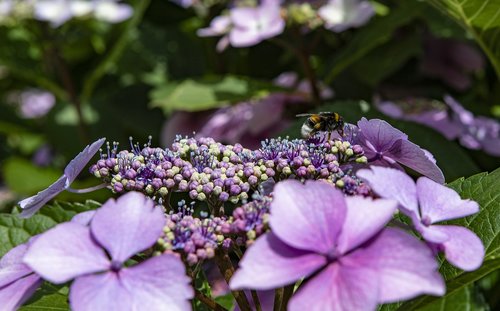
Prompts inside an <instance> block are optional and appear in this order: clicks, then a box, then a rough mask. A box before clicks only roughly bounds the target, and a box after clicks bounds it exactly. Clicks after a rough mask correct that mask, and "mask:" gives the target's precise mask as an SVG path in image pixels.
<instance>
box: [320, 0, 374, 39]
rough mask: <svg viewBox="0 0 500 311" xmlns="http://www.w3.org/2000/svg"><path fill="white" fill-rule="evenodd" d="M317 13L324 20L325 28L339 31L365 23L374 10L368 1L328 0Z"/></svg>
mask: <svg viewBox="0 0 500 311" xmlns="http://www.w3.org/2000/svg"><path fill="white" fill-rule="evenodd" d="M318 14H319V16H320V17H321V18H322V19H323V20H324V21H325V27H326V28H328V29H330V30H333V31H335V32H341V31H344V30H346V29H349V28H352V27H359V26H362V25H364V24H366V23H367V22H368V20H370V18H371V17H372V16H373V15H374V14H375V11H374V10H373V7H372V5H371V4H370V2H368V1H359V0H330V1H329V2H328V4H326V5H324V6H322V7H321V8H320V9H319V10H318Z"/></svg>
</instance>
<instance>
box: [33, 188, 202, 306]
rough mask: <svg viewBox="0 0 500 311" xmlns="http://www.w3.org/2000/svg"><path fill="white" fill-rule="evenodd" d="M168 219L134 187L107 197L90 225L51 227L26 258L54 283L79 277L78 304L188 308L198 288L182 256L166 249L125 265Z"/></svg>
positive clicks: (74, 292) (73, 291)
mask: <svg viewBox="0 0 500 311" xmlns="http://www.w3.org/2000/svg"><path fill="white" fill-rule="evenodd" d="M164 225H165V215H164V214H163V211H162V209H161V208H160V207H155V206H154V203H153V201H152V200H150V199H148V198H146V197H145V196H144V195H142V194H139V193H137V192H131V193H128V194H126V195H123V196H122V197H120V198H119V199H117V200H116V201H115V200H113V199H110V200H108V201H107V202H106V203H105V204H104V205H103V206H102V207H101V208H99V209H98V210H97V212H96V213H95V215H94V217H93V218H92V221H91V223H90V227H86V226H82V225H81V224H79V223H77V222H68V223H64V224H60V225H58V226H56V227H55V228H53V229H51V230H49V231H47V232H46V233H44V234H43V235H41V236H40V237H39V238H38V240H36V241H35V242H34V243H33V245H32V246H31V247H30V248H29V250H28V252H27V253H26V255H25V257H24V262H25V263H26V264H27V265H28V266H30V267H31V268H32V269H33V270H35V271H36V272H37V273H38V274H40V275H41V276H42V277H43V278H44V279H47V280H49V281H51V282H53V283H56V284H59V283H64V282H67V281H69V280H71V279H75V281H74V282H73V284H72V285H71V288H70V303H71V307H72V308H73V310H89V311H90V310H130V309H137V310H138V309H143V308H144V309H145V310H165V309H168V310H189V309H190V305H191V304H190V302H189V301H188V299H190V298H192V297H193V292H192V289H191V287H190V285H189V283H190V279H189V278H188V277H187V276H186V275H185V268H184V265H183V263H182V262H181V261H180V259H179V258H177V257H176V256H173V255H162V256H157V257H153V258H151V259H148V260H146V261H144V262H140V263H138V264H137V265H134V266H131V267H125V266H124V264H125V261H127V260H128V259H129V258H130V257H132V256H133V255H135V254H136V253H138V252H141V251H144V250H145V249H147V248H149V247H151V246H152V245H153V244H154V243H155V242H156V240H157V239H158V237H159V236H160V234H161V232H162V230H163V226H164ZM107 254H109V256H110V258H108V256H107Z"/></svg>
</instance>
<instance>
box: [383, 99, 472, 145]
mask: <svg viewBox="0 0 500 311" xmlns="http://www.w3.org/2000/svg"><path fill="white" fill-rule="evenodd" d="M374 104H375V107H377V109H378V110H380V111H381V112H382V113H384V114H385V115H388V116H389V117H391V118H393V119H397V120H407V121H412V122H415V123H419V124H423V125H425V126H428V127H430V128H432V129H434V130H436V131H437V132H439V133H441V134H442V135H443V136H444V137H446V138H447V139H450V140H451V139H455V138H457V137H458V136H459V134H460V132H461V131H462V128H461V126H460V125H459V124H457V122H455V121H454V120H452V119H451V118H450V115H449V112H448V110H447V109H446V105H444V104H443V103H441V102H439V101H437V100H428V99H423V98H422V99H420V98H405V99H404V100H400V101H396V102H393V101H388V100H381V99H380V98H376V99H375V101H374Z"/></svg>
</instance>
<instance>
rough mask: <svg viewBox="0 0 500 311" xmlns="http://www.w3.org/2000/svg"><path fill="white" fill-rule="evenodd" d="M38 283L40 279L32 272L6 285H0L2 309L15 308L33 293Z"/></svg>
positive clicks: (12, 310)
mask: <svg viewBox="0 0 500 311" xmlns="http://www.w3.org/2000/svg"><path fill="white" fill-rule="evenodd" d="M40 284H42V279H40V277H39V276H38V275H35V274H33V275H30V276H27V277H24V278H22V279H19V280H18V281H16V282H14V283H12V284H10V285H8V286H5V287H0V306H1V308H2V311H14V310H17V309H18V308H19V307H20V306H21V305H22V304H23V303H24V302H25V301H26V300H28V298H30V297H31V295H33V293H34V292H35V291H36V289H37V288H38V287H39V286H40Z"/></svg>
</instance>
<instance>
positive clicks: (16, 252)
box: [0, 244, 28, 269]
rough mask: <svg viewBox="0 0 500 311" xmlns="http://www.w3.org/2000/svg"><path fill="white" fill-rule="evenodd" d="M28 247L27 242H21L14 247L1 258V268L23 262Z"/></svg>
mask: <svg viewBox="0 0 500 311" xmlns="http://www.w3.org/2000/svg"><path fill="white" fill-rule="evenodd" d="M27 249H28V245H27V244H20V245H18V246H16V247H14V248H12V249H11V250H10V251H8V252H7V253H6V254H5V255H3V257H2V258H1V259H0V269H3V268H5V267H8V266H12V265H16V264H20V263H22V259H23V257H24V254H25V253H26V250H27Z"/></svg>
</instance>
